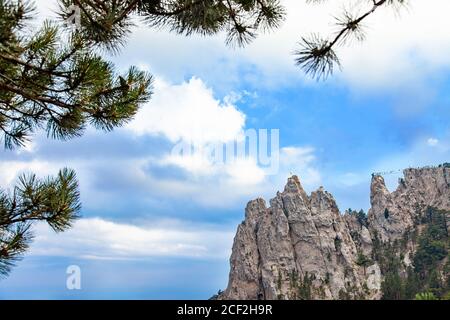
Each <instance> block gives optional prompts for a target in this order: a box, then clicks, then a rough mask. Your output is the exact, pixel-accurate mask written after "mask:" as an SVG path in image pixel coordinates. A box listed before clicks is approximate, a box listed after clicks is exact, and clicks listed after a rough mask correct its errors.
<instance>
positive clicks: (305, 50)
mask: <svg viewBox="0 0 450 320" xmlns="http://www.w3.org/2000/svg"><path fill="white" fill-rule="evenodd" d="M326 1H327V0H307V1H306V2H307V3H312V4H320V3H324V2H326ZM407 4H408V0H364V1H359V3H358V6H357V7H356V8H353V10H347V9H344V10H343V12H342V14H341V15H340V16H336V17H335V21H334V25H335V27H336V30H337V32H336V33H335V34H334V35H332V36H331V37H329V38H324V37H322V36H321V35H319V34H312V35H310V36H309V37H302V39H301V41H300V43H299V45H300V48H299V49H298V50H296V52H295V55H296V64H297V65H298V66H300V67H301V68H302V69H303V70H304V72H305V73H306V74H309V75H310V76H311V77H313V78H316V79H326V78H327V77H328V76H330V75H331V74H332V73H333V72H334V70H335V69H336V68H340V67H341V63H340V60H339V56H338V54H337V53H336V47H339V46H343V45H346V44H347V43H349V42H351V41H352V40H356V41H362V40H364V39H365V38H366V33H365V29H366V27H365V24H364V22H365V21H366V19H367V18H368V17H369V16H371V15H372V14H374V13H375V12H376V11H377V10H379V9H380V8H383V7H391V8H392V9H393V10H399V9H400V8H402V7H404V6H406V5H407ZM361 12H362V13H361Z"/></svg>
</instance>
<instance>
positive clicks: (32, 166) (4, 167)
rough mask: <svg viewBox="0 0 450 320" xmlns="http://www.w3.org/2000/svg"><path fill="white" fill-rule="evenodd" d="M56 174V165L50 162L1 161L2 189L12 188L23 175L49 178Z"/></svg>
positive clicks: (0, 180)
mask: <svg viewBox="0 0 450 320" xmlns="http://www.w3.org/2000/svg"><path fill="white" fill-rule="evenodd" d="M56 172H57V171H55V169H54V165H52V164H51V163H50V162H48V161H40V160H31V161H0V187H2V188H11V187H12V186H13V185H14V182H15V181H16V179H17V177H18V176H19V175H21V174H28V173H35V174H36V175H38V176H47V175H50V174H54V173H56Z"/></svg>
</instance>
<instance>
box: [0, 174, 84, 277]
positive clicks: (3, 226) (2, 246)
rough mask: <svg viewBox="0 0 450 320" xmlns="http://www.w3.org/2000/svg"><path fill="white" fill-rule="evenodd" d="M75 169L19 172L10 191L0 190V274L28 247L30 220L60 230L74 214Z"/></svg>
mask: <svg viewBox="0 0 450 320" xmlns="http://www.w3.org/2000/svg"><path fill="white" fill-rule="evenodd" d="M78 189H79V188H78V181H77V179H76V175H75V172H74V171H73V170H69V169H63V170H61V171H60V172H59V174H58V175H57V176H56V177H55V178H50V177H48V178H47V179H44V180H40V179H38V178H37V177H36V176H35V175H34V174H31V175H22V176H20V178H19V182H18V184H17V186H16V187H15V188H14V190H13V192H11V193H7V192H5V191H0V277H1V276H6V275H7V274H8V273H9V272H10V271H11V268H12V267H13V266H14V263H15V262H16V261H17V260H19V259H20V257H21V256H22V254H23V253H24V252H25V251H26V250H27V249H28V246H29V244H30V242H31V240H32V238H33V235H32V230H31V227H32V223H33V222H35V221H44V222H46V223H48V225H49V226H50V227H51V228H52V229H53V230H55V231H56V232H61V231H64V230H66V229H68V228H69V227H70V226H71V225H72V223H73V221H74V220H75V219H76V218H77V217H78V215H79V212H80V209H81V203H80V193H79V190H78Z"/></svg>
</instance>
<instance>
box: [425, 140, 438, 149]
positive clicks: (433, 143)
mask: <svg viewBox="0 0 450 320" xmlns="http://www.w3.org/2000/svg"><path fill="white" fill-rule="evenodd" d="M427 143H428V145H429V146H430V147H435V146H437V144H438V143H439V140H438V139H436V138H429V139H428V140H427Z"/></svg>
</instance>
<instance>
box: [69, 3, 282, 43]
mask: <svg viewBox="0 0 450 320" xmlns="http://www.w3.org/2000/svg"><path fill="white" fill-rule="evenodd" d="M60 3H61V9H62V10H61V11H62V18H63V19H66V18H67V17H69V16H70V15H71V10H70V8H71V5H72V4H75V5H77V6H79V7H80V8H81V13H82V15H81V30H82V33H83V34H85V35H87V36H88V37H89V38H91V39H94V40H95V41H96V42H98V43H102V44H104V45H105V46H106V47H110V44H111V43H113V44H115V43H116V42H117V41H123V40H124V36H126V35H127V34H128V33H129V32H130V27H131V26H133V19H132V18H133V14H134V15H137V16H139V17H142V18H143V19H144V20H145V21H146V22H147V24H148V25H149V26H150V27H157V28H161V27H166V28H168V29H169V30H170V31H173V32H175V33H178V34H182V35H192V34H195V33H196V34H201V35H213V34H217V33H219V32H222V31H223V32H226V34H227V38H226V42H227V44H231V45H238V46H242V45H245V44H247V43H249V42H250V41H251V40H253V39H254V38H255V37H256V35H257V34H258V32H259V31H263V32H264V31H267V30H270V29H273V28H277V27H278V26H279V25H280V23H281V22H282V21H283V18H284V14H285V13H284V8H283V6H282V5H281V4H280V2H279V1H278V0H113V1H87V0H61V1H60Z"/></svg>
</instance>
